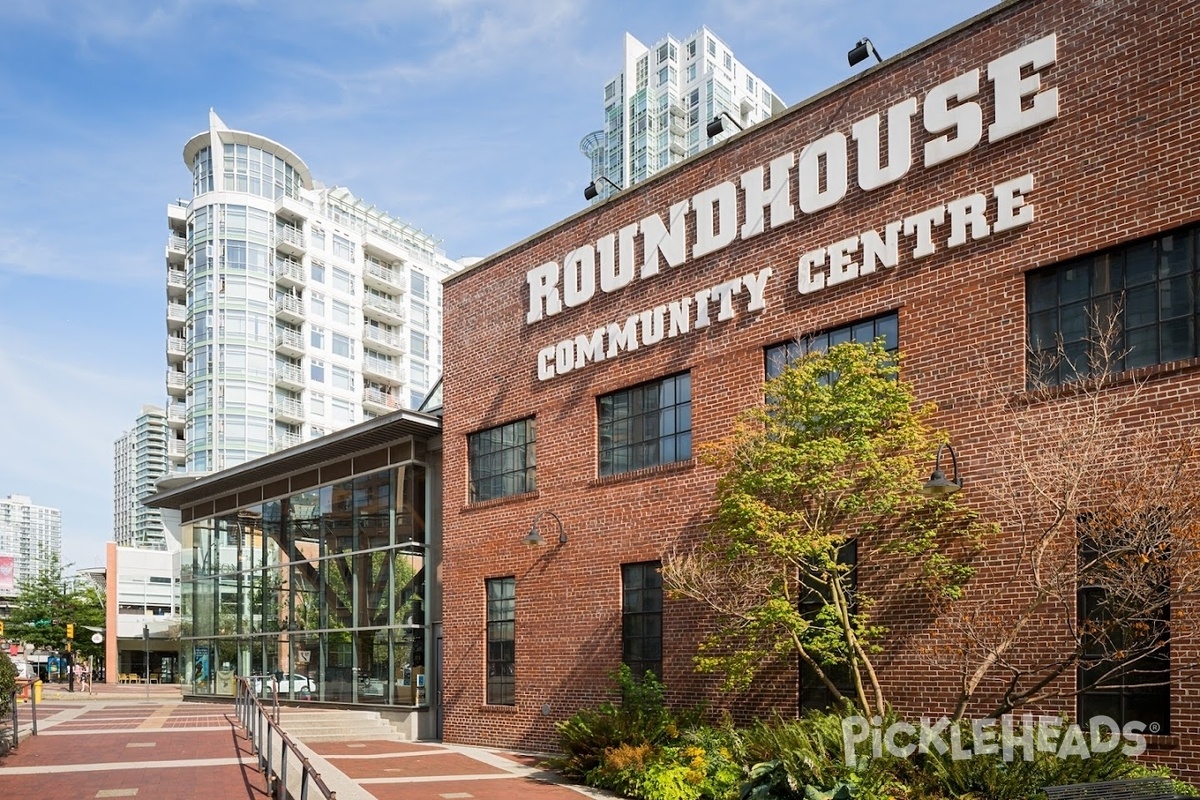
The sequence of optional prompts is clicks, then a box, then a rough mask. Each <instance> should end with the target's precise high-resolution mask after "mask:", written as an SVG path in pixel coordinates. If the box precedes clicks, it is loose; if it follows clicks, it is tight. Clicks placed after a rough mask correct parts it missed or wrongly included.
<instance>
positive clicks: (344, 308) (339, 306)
mask: <svg viewBox="0 0 1200 800" xmlns="http://www.w3.org/2000/svg"><path fill="white" fill-rule="evenodd" d="M333 321H334V322H340V323H341V324H343V325H349V324H350V305H349V304H348V303H343V302H342V301H341V300H334V301H333Z"/></svg>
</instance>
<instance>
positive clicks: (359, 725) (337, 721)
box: [279, 708, 398, 742]
mask: <svg viewBox="0 0 1200 800" xmlns="http://www.w3.org/2000/svg"><path fill="white" fill-rule="evenodd" d="M279 725H280V727H282V728H283V729H284V730H285V731H287V734H288V736H290V737H292V738H293V739H297V740H299V741H302V742H329V741H339V740H353V741H367V740H378V739H396V738H398V736H397V734H396V731H395V729H394V728H393V727H392V726H391V724H390V723H389V722H388V721H387V720H385V719H384V718H383V717H381V716H380V715H379V713H378V712H376V711H349V710H340V709H338V710H333V709H331V710H326V711H308V710H303V711H302V710H297V709H293V708H287V709H280V712H279Z"/></svg>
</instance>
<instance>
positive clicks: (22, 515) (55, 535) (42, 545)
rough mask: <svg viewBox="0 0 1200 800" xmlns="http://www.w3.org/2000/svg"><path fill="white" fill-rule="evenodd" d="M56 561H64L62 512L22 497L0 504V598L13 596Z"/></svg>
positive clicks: (11, 496)
mask: <svg viewBox="0 0 1200 800" xmlns="http://www.w3.org/2000/svg"><path fill="white" fill-rule="evenodd" d="M54 558H58V559H60V561H61V559H62V512H61V511H59V510H58V509H57V508H50V507H48V506H35V505H34V504H33V501H31V500H30V499H29V498H28V497H26V496H24V495H19V494H10V495H9V496H8V497H7V499H3V500H0V568H2V569H0V595H11V594H14V593H15V592H14V590H15V588H16V587H19V586H20V584H21V582H22V581H27V580H32V579H33V578H35V577H37V576H38V575H40V574H41V573H42V572H43V571H44V570H45V569H46V568H47V567H49V566H50V562H51V560H52V559H54Z"/></svg>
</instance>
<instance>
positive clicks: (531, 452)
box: [467, 417, 537, 502]
mask: <svg viewBox="0 0 1200 800" xmlns="http://www.w3.org/2000/svg"><path fill="white" fill-rule="evenodd" d="M536 439H537V426H536V424H535V423H534V420H533V418H532V417H530V418H528V419H521V420H517V421H516V422H510V423H508V424H506V425H498V426H496V427H495V428H488V429H487V430H483V431H479V432H478V433H473V434H471V435H470V437H468V439H467V452H468V460H469V461H470V470H471V500H472V501H473V502H480V501H483V500H494V499H495V498H497V497H509V496H510V495H514V494H521V493H523V492H532V491H533V490H534V489H536V488H537V441H536Z"/></svg>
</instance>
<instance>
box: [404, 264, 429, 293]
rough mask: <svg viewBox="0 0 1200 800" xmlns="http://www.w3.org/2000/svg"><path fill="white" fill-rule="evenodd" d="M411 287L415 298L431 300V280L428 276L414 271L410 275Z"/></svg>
mask: <svg viewBox="0 0 1200 800" xmlns="http://www.w3.org/2000/svg"><path fill="white" fill-rule="evenodd" d="M409 285H410V287H411V291H412V296H413V297H415V298H417V299H418V300H428V299H429V278H428V277H427V276H425V275H424V274H422V273H420V272H417V271H415V270H414V271H413V272H411V273H409Z"/></svg>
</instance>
